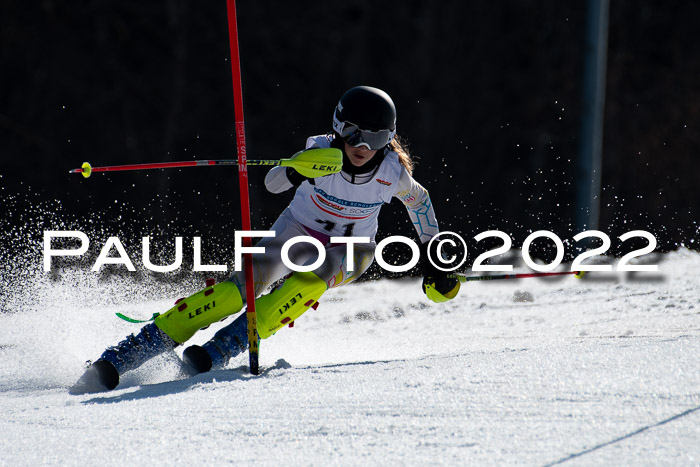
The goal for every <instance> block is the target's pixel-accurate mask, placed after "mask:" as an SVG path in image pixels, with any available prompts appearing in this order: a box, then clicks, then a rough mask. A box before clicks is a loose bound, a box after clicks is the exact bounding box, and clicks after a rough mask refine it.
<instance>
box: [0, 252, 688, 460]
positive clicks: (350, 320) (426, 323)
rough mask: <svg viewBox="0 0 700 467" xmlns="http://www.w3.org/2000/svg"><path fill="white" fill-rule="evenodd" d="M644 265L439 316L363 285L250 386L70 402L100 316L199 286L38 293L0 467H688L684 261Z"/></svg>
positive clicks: (16, 366) (440, 309) (419, 298)
mask: <svg viewBox="0 0 700 467" xmlns="http://www.w3.org/2000/svg"><path fill="white" fill-rule="evenodd" d="M659 266H660V271H659V272H658V273H635V274H634V275H622V274H619V275H616V274H611V275H597V276H596V275H595V274H593V273H591V274H590V275H589V276H587V277H586V278H584V279H583V280H576V279H574V278H573V277H571V276H564V277H558V278H554V279H553V280H540V279H526V280H520V281H501V282H481V283H467V284H463V288H462V291H461V293H460V296H459V297H458V298H457V299H455V300H454V301H452V302H449V303H447V304H442V305H436V304H431V303H428V302H427V301H426V299H425V298H424V296H423V294H422V293H421V291H420V287H419V281H418V280H417V279H411V280H399V281H390V280H380V281H373V282H365V283H361V284H357V285H354V286H348V287H345V288H342V289H337V290H331V291H330V292H328V293H327V295H326V296H324V299H323V300H322V302H321V307H320V308H319V309H318V310H317V311H309V312H308V313H307V314H306V315H304V316H303V317H302V318H301V319H299V320H298V322H297V323H296V326H295V327H294V328H293V329H284V330H282V331H280V332H279V333H278V334H277V335H275V336H273V337H272V338H270V339H268V340H266V341H263V343H262V345H261V367H262V368H263V373H262V375H260V376H257V377H252V376H249V375H248V374H247V372H246V370H247V368H246V364H247V356H245V357H244V356H241V357H239V358H238V359H235V360H234V361H232V362H231V363H230V364H229V366H228V367H227V368H226V369H223V370H219V371H214V372H212V373H209V374H204V375H199V376H197V377H193V378H188V379H187V378H183V377H182V376H181V375H180V373H179V365H178V361H179V360H178V358H177V357H176V356H175V355H170V356H167V357H162V358H158V359H156V360H153V361H151V362H150V363H149V364H147V365H146V366H145V367H143V368H142V369H140V370H138V371H137V372H134V373H133V374H131V375H127V376H125V377H124V378H123V380H122V384H121V385H120V386H119V388H118V389H117V390H115V391H113V392H110V393H101V394H93V395H84V396H71V395H69V394H68V391H67V388H68V387H69V386H70V385H71V384H72V383H73V382H74V381H75V380H76V379H77V378H78V376H80V374H81V373H82V369H83V364H84V362H85V361H86V360H88V359H94V358H96V357H97V356H98V355H99V354H100V353H101V352H102V350H103V349H104V347H105V346H107V345H109V344H113V343H116V342H117V341H118V340H120V339H121V338H123V337H124V336H125V335H126V334H128V333H131V332H133V331H135V330H137V329H138V325H133V324H129V323H125V322H123V321H120V320H118V319H117V318H115V317H114V313H115V312H118V311H119V312H123V313H126V314H129V315H131V316H141V317H150V315H151V314H152V313H153V312H154V311H162V310H164V309H167V308H169V306H170V304H171V303H172V299H173V298H177V296H179V295H180V294H182V293H187V292H192V291H194V290H195V289H194V287H195V285H194V284H189V285H187V287H185V288H186V290H173V291H168V290H167V289H166V288H164V290H161V291H157V294H159V297H160V298H156V299H153V298H152V297H151V296H149V297H147V298H146V299H144V298H143V297H142V296H140V293H139V290H142V287H143V283H140V282H137V281H135V280H130V279H118V278H113V279H109V278H108V279H104V278H102V279H100V280H97V279H95V278H94V276H93V275H91V274H89V273H84V274H77V273H68V272H67V273H65V275H64V276H60V275H59V277H53V278H51V279H50V280H49V279H48V278H44V279H39V280H37V282H35V283H34V284H33V285H27V286H26V287H25V288H22V289H18V290H17V291H16V293H15V294H14V295H13V296H12V297H13V298H12V299H11V300H10V301H8V302H6V303H5V304H4V305H3V306H4V308H5V309H4V310H3V311H4V312H3V313H0V394H1V397H0V413H2V416H0V431H1V432H2V437H0V464H3V465H37V464H39V463H46V464H67V465H96V464H99V465H133V464H136V463H138V464H148V463H155V464H156V465H160V464H169V465H172V464H180V465H203V464H222V463H225V462H232V463H236V464H239V463H240V464H257V465H326V464H338V465H358V464H363V465H364V464H368V465H425V464H431V465H433V464H445V465H504V464H518V465H547V464H552V463H558V462H564V463H570V464H575V465H580V464H583V465H589V464H593V465H640V464H643V465H698V464H700V357H699V356H700V281H699V280H698V271H699V270H700V254H698V253H696V252H690V251H687V250H679V251H677V252H673V253H669V254H667V255H664V256H662V257H661V261H660V265H659ZM3 280H4V281H6V283H5V284H4V285H3V286H7V284H8V282H7V281H8V280H9V279H8V278H5V279H3ZM183 287H184V286H183ZM169 292H170V293H169ZM214 331H215V329H213V328H212V329H208V330H206V331H204V332H202V333H201V335H199V336H197V337H196V338H195V339H194V342H197V343H200V342H203V341H204V340H205V339H206V338H207V337H208V336H210V335H211V334H212V333H213V332H214ZM179 351H180V352H181V351H182V350H181V349H180V350H179Z"/></svg>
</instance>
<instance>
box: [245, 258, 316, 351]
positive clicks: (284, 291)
mask: <svg viewBox="0 0 700 467" xmlns="http://www.w3.org/2000/svg"><path fill="white" fill-rule="evenodd" d="M326 289H328V285H327V284H326V282H325V281H324V280H323V279H320V278H319V277H318V276H317V275H316V274H314V273H313V272H295V273H294V274H292V276H291V277H290V278H289V279H287V280H286V281H284V284H282V286H281V287H279V288H278V289H276V290H274V291H272V292H270V293H269V294H267V295H264V296H262V297H260V298H258V299H257V300H255V314H256V318H257V321H258V335H259V336H260V337H261V338H262V339H265V338H267V337H270V336H271V335H272V334H274V333H275V332H277V330H279V329H280V328H281V327H283V326H284V325H285V324H289V323H290V322H292V321H294V320H295V319H297V318H298V317H299V316H301V315H302V314H304V312H305V311H306V310H308V309H309V308H310V307H311V306H312V305H313V304H314V303H316V301H317V300H318V299H319V298H321V295H323V294H324V292H325V291H326Z"/></svg>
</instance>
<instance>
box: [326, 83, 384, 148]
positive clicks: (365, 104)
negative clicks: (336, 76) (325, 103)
mask: <svg viewBox="0 0 700 467" xmlns="http://www.w3.org/2000/svg"><path fill="white" fill-rule="evenodd" d="M351 126H352V127H357V129H359V130H363V131H362V134H360V133H356V134H354V136H355V138H354V141H356V142H357V143H358V144H353V143H352V142H350V141H348V140H347V138H348V136H351V135H353V133H352V131H351ZM333 130H334V131H335V132H336V133H338V134H339V135H341V137H343V138H344V139H346V141H348V143H349V144H352V145H353V146H357V145H360V144H364V145H367V146H368V147H370V149H379V147H382V146H386V145H387V144H389V142H390V141H391V140H392V139H393V137H394V136H395V135H396V107H395V106H394V101H392V100H391V97H389V94H387V93H386V92H384V91H382V90H381V89H377V88H373V87H370V86H356V87H354V88H351V89H349V90H348V91H346V92H345V94H343V97H341V98H340V101H338V105H337V106H336V107H335V112H334V113H333ZM363 136H365V138H363ZM382 142H383V144H381V143H382ZM380 144H381V146H379V145H380ZM377 146H379V147H377Z"/></svg>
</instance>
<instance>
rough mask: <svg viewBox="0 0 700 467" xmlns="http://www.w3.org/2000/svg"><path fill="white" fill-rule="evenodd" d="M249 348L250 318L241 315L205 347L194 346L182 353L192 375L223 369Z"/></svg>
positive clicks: (222, 329)
mask: <svg viewBox="0 0 700 467" xmlns="http://www.w3.org/2000/svg"><path fill="white" fill-rule="evenodd" d="M247 348H248V318H247V317H246V314H245V313H241V315H240V316H238V317H237V318H236V319H235V320H234V321H233V323H231V324H229V325H228V326H226V327H224V328H221V329H220V330H219V331H217V333H216V334H214V337H213V338H212V339H211V340H210V341H209V342H207V343H206V344H204V345H203V346H199V345H192V346H190V347H188V348H186V349H185V351H184V352H183V353H182V360H183V362H184V363H185V365H186V366H187V367H188V370H189V371H190V372H191V373H192V374H198V373H206V372H207V371H209V370H211V369H212V368H221V367H223V366H224V365H226V364H227V363H228V361H229V360H230V359H231V358H233V357H235V356H237V355H239V354H241V353H242V352H245V351H246V349H247Z"/></svg>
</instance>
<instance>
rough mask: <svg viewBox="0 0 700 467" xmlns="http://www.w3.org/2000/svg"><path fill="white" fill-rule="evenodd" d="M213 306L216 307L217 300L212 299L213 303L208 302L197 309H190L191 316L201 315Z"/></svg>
mask: <svg viewBox="0 0 700 467" xmlns="http://www.w3.org/2000/svg"><path fill="white" fill-rule="evenodd" d="M212 308H216V300H212V301H211V303H207V304H206V305H204V306H200V307H199V308H197V309H196V310H193V311H190V312H189V318H190V319H192V318H194V317H196V316H199V315H201V314H202V313H204V312H206V311H209V310H211V309H212Z"/></svg>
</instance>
